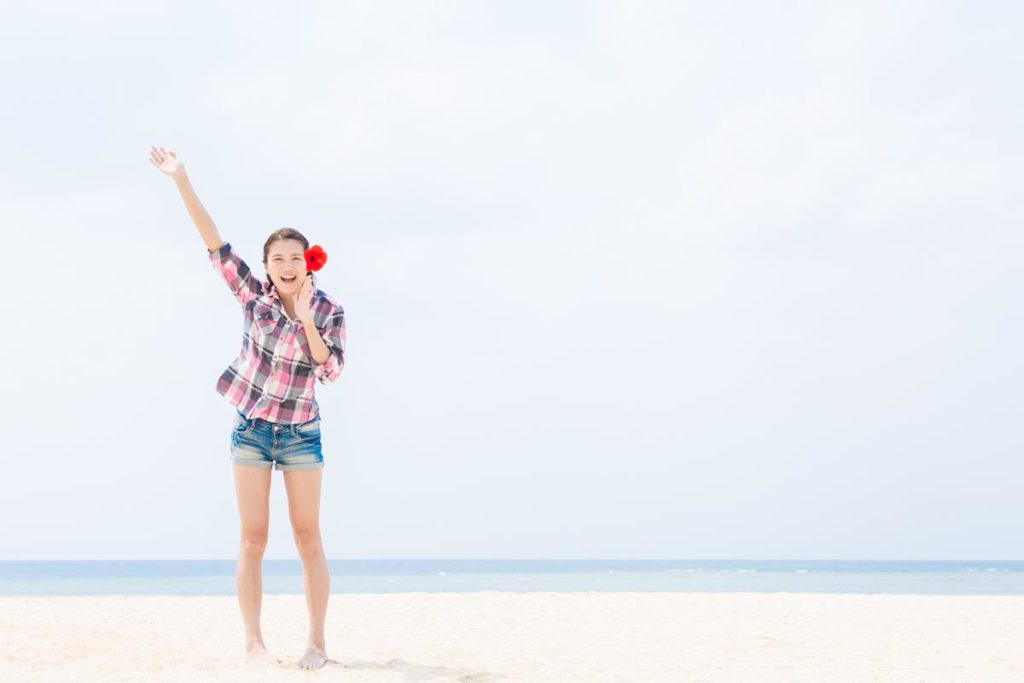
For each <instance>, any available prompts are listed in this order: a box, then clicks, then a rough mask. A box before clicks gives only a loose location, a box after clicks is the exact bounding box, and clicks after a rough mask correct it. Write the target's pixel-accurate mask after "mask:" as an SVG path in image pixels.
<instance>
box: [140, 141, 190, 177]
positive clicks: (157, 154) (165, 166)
mask: <svg viewBox="0 0 1024 683" xmlns="http://www.w3.org/2000/svg"><path fill="white" fill-rule="evenodd" d="M149 162H150V163H151V164H153V165H154V166H156V167H157V168H158V169H160V172H161V173H163V174H165V175H168V176H170V177H171V178H179V177H181V176H183V175H184V174H185V164H183V163H181V160H180V159H178V155H177V154H175V153H174V151H173V150H169V149H164V148H163V147H150V148H149Z"/></svg>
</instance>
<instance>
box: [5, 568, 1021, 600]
mask: <svg viewBox="0 0 1024 683" xmlns="http://www.w3.org/2000/svg"><path fill="white" fill-rule="evenodd" d="M329 566H330V571H331V592H334V593H398V592H407V591H423V592H456V593H466V592H472V591H510V592H525V591H556V592H575V591H598V592H621V591H643V592H652V591H657V592H661V591H668V592H696V593H725V592H729V593H732V592H753V593H778V592H784V593H892V594H934V595H1024V562H1019V561H975V562H967V561H956V562H943V561H934V562H931V561H915V562H896V561H829V560H813V561H812V560H331V561H330V562H329ZM234 572H235V561H234V560H202V561H187V560H167V561H143V560H139V561H73V562H66V561H52V562H42V561H38V562H37V561H28V562H14V561H8V562H0V595H3V596H48V595H234V594H235V582H234ZM263 590H264V592H265V593H269V594H275V593H296V594H301V593H302V567H301V565H300V563H299V562H298V560H266V561H264V563H263Z"/></svg>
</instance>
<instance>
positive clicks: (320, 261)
mask: <svg viewBox="0 0 1024 683" xmlns="http://www.w3.org/2000/svg"><path fill="white" fill-rule="evenodd" d="M305 256H306V270H307V271H310V272H314V273H315V272H316V271H318V270H320V269H321V268H323V267H324V264H325V263H327V252H326V251H324V248H323V247H321V246H320V245H319V244H314V245H313V246H311V247H310V248H309V249H307V250H306V252H305Z"/></svg>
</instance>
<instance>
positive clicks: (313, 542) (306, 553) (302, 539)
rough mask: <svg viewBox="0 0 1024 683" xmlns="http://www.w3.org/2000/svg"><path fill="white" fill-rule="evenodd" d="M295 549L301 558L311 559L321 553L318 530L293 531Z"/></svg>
mask: <svg viewBox="0 0 1024 683" xmlns="http://www.w3.org/2000/svg"><path fill="white" fill-rule="evenodd" d="M295 547H296V548H298V549H299V555H301V556H302V557H313V556H316V555H318V554H320V553H322V552H323V550H324V549H323V543H321V541H320V530H319V529H316V528H313V529H295Z"/></svg>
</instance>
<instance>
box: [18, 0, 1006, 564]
mask: <svg viewBox="0 0 1024 683" xmlns="http://www.w3.org/2000/svg"><path fill="white" fill-rule="evenodd" d="M828 5H829V6H828V7H824V6H823V3H814V2H803V3H779V4H776V6H774V7H771V8H768V7H766V6H765V5H764V3H753V2H751V3H715V7H713V8H712V7H709V6H708V3H696V2H695V3H675V2H641V1H637V0H630V1H628V2H626V1H622V2H556V3H548V2H544V3H540V2H526V3H522V2H521V3H504V4H503V5H501V6H496V5H494V4H489V3H476V2H468V1H466V2H419V3H394V2H344V3H335V2H331V3H327V2H321V3H305V4H304V5H303V6H302V7H300V8H297V7H295V6H288V5H285V4H284V3H280V4H277V5H274V4H268V3H241V2H234V3H216V2H213V3H210V2H204V3H195V2H185V3H161V4H155V3H149V4H136V5H128V4H126V3H115V2H101V3H87V5H81V4H77V3H70V2H65V3H59V2H53V3H40V4H34V5H31V6H29V5H26V4H24V3H23V4H22V6H18V7H12V6H10V5H7V6H5V7H4V8H3V9H2V10H0V78H2V87H3V95H4V101H5V105H4V107H2V108H0V127H2V130H3V131H4V132H3V135H2V136H0V155H2V160H3V163H2V164H0V200H2V206H3V207H4V210H5V214H6V215H5V220H4V225H5V228H4V234H5V236H7V237H8V242H9V245H10V247H11V248H10V251H9V252H8V258H7V259H6V265H7V266H8V267H7V269H6V272H7V275H8V278H9V279H8V282H9V283H10V285H11V286H10V287H9V288H8V292H9V294H8V308H9V311H10V315H9V316H8V317H7V324H6V325H5V328H4V329H5V334H4V335H3V338H2V341H0V345H2V346H0V352H2V354H3V358H5V359H6V360H7V362H8V364H9V367H8V369H7V372H6V375H7V378H8V380H7V381H6V382H5V386H6V391H4V395H3V405H2V406H0V408H2V413H0V414H2V415H3V426H4V433H5V437H6V439H5V446H4V449H3V450H4V453H5V455H6V470H5V473H4V476H3V478H2V481H3V484H2V485H0V516H2V518H3V519H4V520H5V524H3V525H2V531H0V559H92V558H227V557H233V556H234V554H235V549H236V543H237V540H236V537H237V518H236V513H235V502H234V492H233V488H232V483H231V472H230V466H229V464H228V461H227V455H228V452H227V450H228V438H229V429H230V422H231V414H232V408H231V407H230V406H229V405H228V404H227V403H226V402H225V401H224V399H222V398H221V397H220V396H219V395H218V394H216V392H215V391H214V384H215V382H216V378H217V376H218V375H219V374H220V372H221V371H222V370H223V369H224V367H226V366H227V364H228V363H229V362H230V361H231V359H232V358H233V357H234V355H235V353H236V352H237V350H238V345H239V341H240V321H241V317H240V313H239V310H238V308H237V306H236V304H235V302H234V300H233V299H232V297H231V296H230V294H229V293H228V291H227V289H226V288H225V287H224V285H223V284H222V283H220V282H219V281H218V280H217V278H216V276H215V274H214V272H213V271H212V269H211V268H210V266H209V264H208V262H207V259H206V250H205V249H204V247H203V245H202V242H201V241H200V239H199V237H198V236H197V235H196V233H195V230H194V228H193V227H192V225H191V223H190V222H189V220H188V216H187V214H186V212H185V210H184V208H183V206H182V204H181V202H180V200H179V198H178V196H177V194H176V192H175V190H174V186H173V184H172V183H171V182H170V181H169V180H168V179H167V178H165V177H164V176H162V175H160V174H159V173H158V172H157V171H156V170H155V169H153V167H152V166H150V165H149V163H148V161H147V150H148V148H149V146H150V145H151V144H157V145H163V146H165V147H170V148H173V149H176V150H178V152H179V154H180V155H181V157H182V159H183V160H184V161H185V164H186V166H187V167H188V169H189V172H190V175H191V177H192V179H193V182H194V183H195V185H196V187H197V190H198V192H199V195H200V197H201V198H202V199H203V201H204V202H205V204H206V206H207V208H208V209H209V211H210V213H211V214H212V216H213V217H214V220H215V221H216V222H217V225H218V227H219V229H220V231H221V234H222V235H223V236H224V237H225V238H226V239H228V240H230V241H231V242H232V243H233V244H234V245H235V246H236V247H237V248H238V249H239V250H240V251H241V253H242V254H243V256H245V257H247V258H248V260H249V261H250V262H251V263H252V264H253V265H254V266H255V267H257V268H258V265H259V264H258V261H259V257H260V248H261V245H262V243H263V240H264V239H265V238H266V236H267V234H269V232H270V231H272V230H273V229H275V228H277V227H281V226H285V225H288V226H295V227H298V228H300V229H301V230H303V231H304V232H305V233H306V234H307V235H308V236H309V237H310V239H311V240H312V241H314V242H317V243H320V244H322V245H324V247H325V249H326V250H327V251H328V252H329V254H330V262H329V264H328V266H327V267H326V268H325V270H324V271H323V272H322V276H321V278H320V283H321V287H322V288H323V289H325V290H327V291H328V292H330V293H331V294H332V295H334V296H335V297H336V298H337V299H339V300H340V301H341V302H342V303H343V305H344V306H345V309H346V311H347V313H348V330H349V358H348V366H347V367H346V369H345V372H344V373H343V376H342V379H341V381H340V382H339V383H338V384H336V385H334V386H330V387H322V388H321V390H320V391H319V393H318V395H319V398H320V401H321V408H322V412H323V416H324V427H323V432H324V444H325V457H326V460H327V469H326V470H325V487H324V496H323V519H322V526H323V531H324V539H325V546H326V549H327V553H328V555H329V556H330V557H334V558H348V557H353V558H355V557H381V558H386V557H556V558H557V557H609V558H611V557H647V558H658V557H681V558H744V557H748V558H879V559H884V558H893V559H903V558H916V559H929V558H936V559H937V558H950V559H958V558H963V559H966V558H992V559H1024V550H1021V545H1020V543H1019V539H1020V537H1021V531H1020V528H1021V527H1020V525H1021V520H1022V519H1024V497H1022V496H1021V495H1020V494H1019V489H1020V481H1021V479H1022V475H1024V467H1022V466H1021V464H1020V454H1021V453H1022V452H1024V436H1022V432H1021V426H1020V425H1021V408H1022V405H1021V400H1020V388H1021V385H1022V380H1024V365H1022V362H1021V348H1022V344H1024V326H1022V323H1021V314H1020V295H1021V292H1022V291H1024V290H1022V285H1024V275H1022V272H1024V271H1022V269H1021V266H1020V259H1021V254H1022V253H1024V251H1022V247H1024V238H1022V236H1021V230H1020V226H1021V219H1022V217H1024V216H1022V213H1024V212H1022V200H1021V192H1020V185H1021V182H1020V181H1021V171H1020V169H1021V166H1022V162H1024V154H1022V152H1024V144H1022V143H1024V138H1022V136H1021V133H1020V121H1021V117H1022V114H1024V102H1022V95H1021V88H1020V87H1019V82H1018V81H1019V74H1020V73H1022V72H1024V50H1022V48H1021V46H1020V41H1019V36H1020V34H1021V30H1022V28H1024V22H1022V10H1020V9H1019V8H1017V6H1015V5H1013V4H1011V3H968V2H958V3H953V2H907V3H890V2H857V3H853V2H850V3H829V4H828ZM271 505H272V509H271V515H272V526H271V538H270V546H269V550H268V557H294V556H295V552H294V549H293V546H292V542H291V537H290V530H289V528H288V524H287V511H286V508H285V506H284V496H283V486H282V482H281V479H280V475H279V474H275V480H274V490H273V494H272V503H271Z"/></svg>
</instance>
